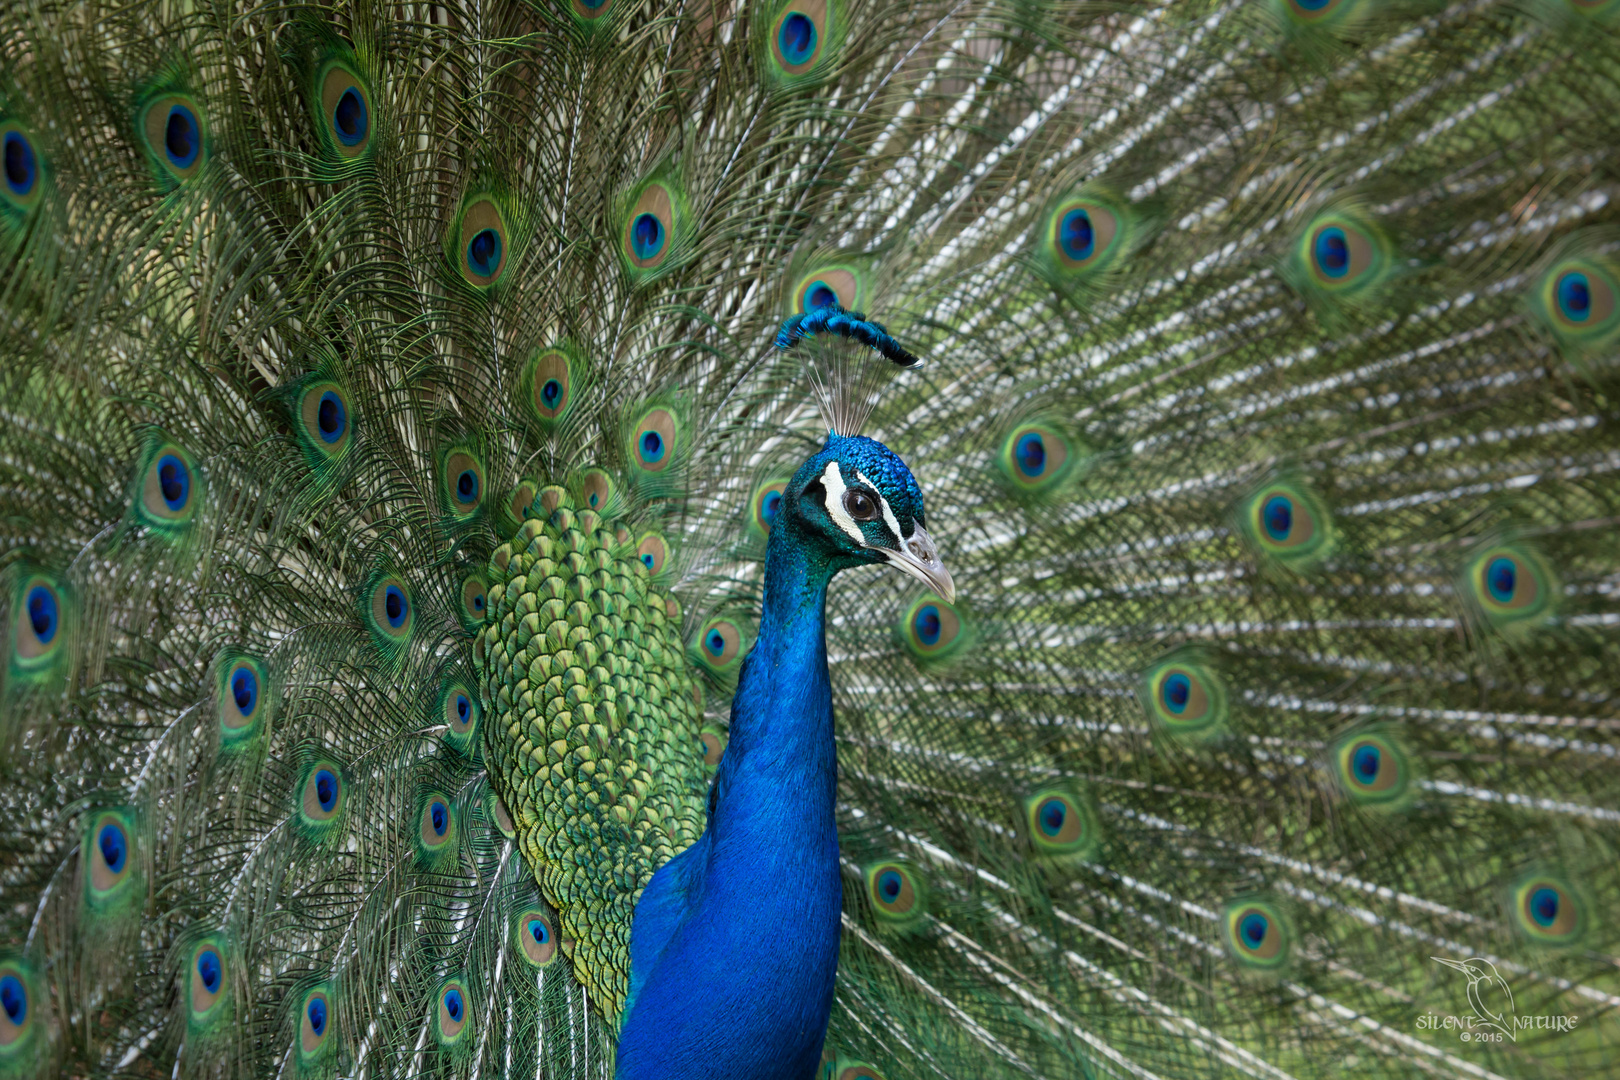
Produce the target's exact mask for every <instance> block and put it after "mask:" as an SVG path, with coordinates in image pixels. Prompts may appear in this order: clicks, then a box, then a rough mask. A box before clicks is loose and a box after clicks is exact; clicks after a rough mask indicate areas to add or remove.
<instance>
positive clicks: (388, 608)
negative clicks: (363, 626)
mask: <svg viewBox="0 0 1620 1080" xmlns="http://www.w3.org/2000/svg"><path fill="white" fill-rule="evenodd" d="M408 610H409V605H407V604H406V603H405V594H404V592H402V591H401V590H400V587H399V586H398V585H390V586H388V590H387V591H386V592H385V593H384V594H383V613H384V614H385V615H387V616H388V625H389V626H392V627H393V628H394V629H395V630H398V629H399V628H400V627H401V626H404V625H405V614H406V612H407V611H408Z"/></svg>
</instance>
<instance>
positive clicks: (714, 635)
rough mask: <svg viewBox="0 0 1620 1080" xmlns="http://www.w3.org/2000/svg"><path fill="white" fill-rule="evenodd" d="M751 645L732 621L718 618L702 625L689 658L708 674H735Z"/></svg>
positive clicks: (735, 621)
mask: <svg viewBox="0 0 1620 1080" xmlns="http://www.w3.org/2000/svg"><path fill="white" fill-rule="evenodd" d="M751 644H753V642H752V641H750V640H749V639H748V638H747V637H746V635H745V633H744V631H743V628H742V625H741V624H740V623H739V622H738V621H737V620H735V619H732V618H730V617H728V616H723V615H722V616H717V617H716V618H713V619H710V620H709V621H708V622H706V623H704V624H703V626H702V628H701V629H699V630H698V635H697V640H696V641H694V642H693V643H692V649H691V652H692V655H693V657H694V658H695V659H696V660H697V662H698V664H699V666H701V667H702V668H703V669H704V670H705V671H707V672H709V674H711V675H716V676H726V675H731V674H734V673H735V671H736V669H737V667H738V666H739V665H740V664H741V663H742V657H743V654H744V653H745V652H746V651H747V646H749V645H751Z"/></svg>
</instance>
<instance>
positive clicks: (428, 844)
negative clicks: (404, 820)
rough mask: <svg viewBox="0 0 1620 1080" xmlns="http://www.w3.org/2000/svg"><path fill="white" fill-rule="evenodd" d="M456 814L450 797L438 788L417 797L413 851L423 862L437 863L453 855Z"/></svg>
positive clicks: (456, 829) (445, 860) (456, 830)
mask: <svg viewBox="0 0 1620 1080" xmlns="http://www.w3.org/2000/svg"><path fill="white" fill-rule="evenodd" d="M456 818H457V815H456V808H455V804H454V803H453V802H452V801H451V800H450V797H449V796H447V795H445V794H444V793H443V792H439V791H428V792H425V793H424V794H423V795H422V796H421V797H420V798H419V799H418V801H417V811H416V854H417V858H418V860H419V861H421V862H422V863H423V864H425V865H430V866H431V865H439V864H443V863H445V862H447V861H448V860H449V859H451V858H453V857H454V854H455V849H456V834H457V832H458V828H457V820H456Z"/></svg>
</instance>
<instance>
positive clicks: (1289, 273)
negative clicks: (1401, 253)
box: [1284, 202, 1398, 311]
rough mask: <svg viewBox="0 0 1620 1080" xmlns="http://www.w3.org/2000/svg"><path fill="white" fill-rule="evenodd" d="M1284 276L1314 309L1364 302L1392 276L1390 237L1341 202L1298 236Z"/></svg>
mask: <svg viewBox="0 0 1620 1080" xmlns="http://www.w3.org/2000/svg"><path fill="white" fill-rule="evenodd" d="M1284 269H1285V276H1286V277H1287V278H1288V279H1289V281H1290V282H1291V283H1292V284H1293V285H1294V286H1295V287H1296V288H1298V289H1300V290H1301V291H1302V293H1303V294H1304V296H1305V299H1307V300H1308V301H1312V302H1314V303H1315V304H1316V305H1317V309H1318V310H1319V311H1327V310H1331V309H1333V308H1340V309H1343V308H1345V307H1353V306H1357V305H1362V304H1365V303H1369V302H1370V301H1372V300H1373V299H1374V298H1375V297H1377V296H1380V295H1383V294H1384V293H1385V292H1386V290H1385V289H1384V286H1386V285H1388V284H1389V283H1390V282H1391V281H1393V280H1394V278H1395V276H1396V273H1397V269H1398V268H1397V266H1396V261H1395V247H1394V244H1393V243H1392V242H1391V240H1390V237H1389V235H1388V234H1387V233H1386V232H1385V231H1384V229H1383V228H1381V227H1380V226H1379V225H1378V224H1377V223H1376V222H1375V221H1373V220H1372V218H1371V217H1369V216H1368V215H1367V214H1365V213H1364V212H1362V210H1361V209H1360V207H1359V206H1357V205H1356V204H1355V203H1353V202H1341V203H1339V204H1337V205H1335V206H1334V207H1332V208H1330V209H1328V210H1324V211H1323V212H1321V213H1319V214H1317V215H1316V217H1315V218H1313V219H1312V220H1311V221H1310V222H1309V224H1307V225H1306V226H1305V228H1304V229H1303V230H1301V232H1300V233H1299V235H1298V239H1297V240H1296V241H1295V244H1294V251H1293V254H1292V255H1291V257H1290V261H1289V262H1288V264H1287V265H1286V266H1285V268H1284Z"/></svg>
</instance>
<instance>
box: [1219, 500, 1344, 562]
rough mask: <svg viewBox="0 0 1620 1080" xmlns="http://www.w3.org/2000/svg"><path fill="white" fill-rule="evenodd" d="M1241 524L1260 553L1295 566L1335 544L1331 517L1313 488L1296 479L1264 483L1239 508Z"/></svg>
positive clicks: (1314, 559) (1318, 558) (1315, 558)
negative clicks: (1311, 489) (1310, 488)
mask: <svg viewBox="0 0 1620 1080" xmlns="http://www.w3.org/2000/svg"><path fill="white" fill-rule="evenodd" d="M1238 518H1239V521H1238V524H1239V526H1240V529H1241V531H1242V533H1243V535H1244V537H1245V538H1246V539H1247V540H1248V541H1249V544H1250V546H1251V547H1253V548H1254V549H1255V550H1256V551H1257V552H1259V553H1260V554H1261V555H1264V556H1266V557H1268V558H1271V559H1274V560H1276V561H1277V562H1279V563H1282V564H1284V565H1286V566H1289V567H1292V568H1293V569H1296V570H1301V569H1305V568H1307V567H1310V566H1312V565H1314V564H1315V563H1318V562H1320V561H1321V560H1322V559H1323V558H1324V557H1326V556H1327V555H1328V554H1329V553H1330V552H1331V551H1332V548H1333V529H1332V518H1331V517H1330V515H1329V514H1328V511H1327V508H1326V507H1325V506H1324V505H1323V504H1322V501H1321V500H1320V499H1318V498H1317V497H1316V495H1315V493H1313V492H1312V491H1310V490H1309V489H1308V488H1306V487H1305V486H1304V485H1303V484H1301V483H1298V482H1296V481H1293V480H1286V479H1285V480H1275V481H1273V482H1271V483H1268V484H1264V485H1262V486H1261V487H1260V488H1259V489H1258V490H1256V491H1255V492H1254V493H1253V494H1251V495H1250V496H1249V497H1248V498H1247V499H1246V500H1245V501H1244V502H1243V503H1242V504H1241V505H1240V507H1239V509H1238Z"/></svg>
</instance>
